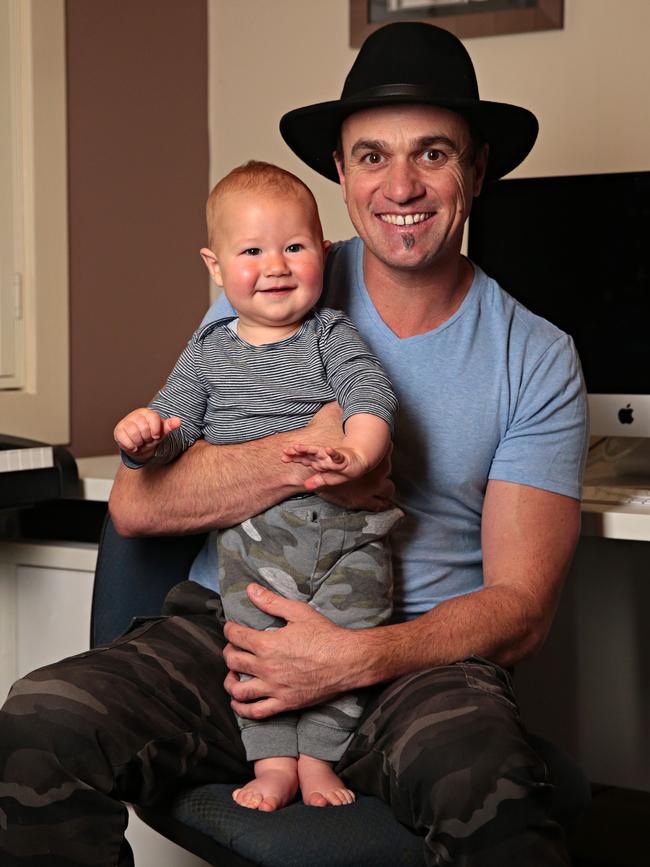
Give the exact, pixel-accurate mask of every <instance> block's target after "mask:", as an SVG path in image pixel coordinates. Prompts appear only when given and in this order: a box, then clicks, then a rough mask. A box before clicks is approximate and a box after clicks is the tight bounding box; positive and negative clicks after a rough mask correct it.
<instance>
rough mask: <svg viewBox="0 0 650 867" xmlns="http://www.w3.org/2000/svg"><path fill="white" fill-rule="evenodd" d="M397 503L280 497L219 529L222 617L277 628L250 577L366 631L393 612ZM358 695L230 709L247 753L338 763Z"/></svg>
mask: <svg viewBox="0 0 650 867" xmlns="http://www.w3.org/2000/svg"><path fill="white" fill-rule="evenodd" d="M402 516H403V512H402V511H401V510H400V509H396V508H393V509H387V510H385V511H383V512H379V513H374V512H362V511H359V510H355V511H349V510H347V509H342V508H340V507H339V506H335V505H333V504H332V503H327V502H325V500H323V499H321V498H320V497H317V496H310V497H295V498H292V499H289V500H285V501H284V502H282V503H280V504H279V505H277V506H273V507H272V508H270V509H267V510H266V511H265V512H262V513H261V514H259V515H256V516H255V517H253V518H250V519H249V520H247V521H244V522H243V523H242V524H237V525H236V526H234V527H230V528H229V529H227V530H224V531H222V532H221V533H219V534H218V536H217V540H218V541H217V548H218V562H219V586H220V587H221V599H222V602H223V610H224V613H225V616H226V619H227V620H234V621H235V622H236V623H243V624H244V625H245V626H250V627H252V628H253V629H269V630H272V629H277V628H278V627H280V626H283V625H284V621H283V620H279V619H278V618H276V617H272V616H271V615H269V614H266V613H265V612H264V611H260V609H259V608H256V607H255V605H253V603H252V602H251V601H250V599H249V598H248V596H247V595H246V587H247V586H248V585H249V584H250V583H251V582H253V581H256V582H257V583H258V584H261V585H263V586H264V587H268V588H269V589H270V590H274V591H275V592H276V593H280V594H281V595H282V596H285V597H286V598H287V599H297V600H299V601H301V602H306V603H308V604H309V605H311V606H312V607H313V608H314V609H315V610H316V611H319V612H320V613H321V614H323V615H324V616H325V617H328V618H329V619H330V620H332V621H333V622H334V623H336V624H338V625H339V626H345V627H348V628H349V629H364V628H367V627H369V626H379V625H380V624H381V623H385V622H386V621H387V620H388V619H389V618H390V616H391V614H392V610H393V607H392V598H393V581H392V569H391V556H390V546H389V543H388V539H387V536H388V534H389V533H390V531H391V530H392V528H393V527H394V526H395V524H396V523H397V522H398V521H399V520H400V519H401V518H402ZM363 706H364V702H363V693H354V694H352V693H349V694H345V695H340V696H337V697H336V698H333V699H331V700H330V701H328V702H327V704H322V705H318V706H317V707H313V708H308V709H307V710H305V711H303V712H302V713H300V714H289V713H286V714H280V715H278V716H276V717H273V719H270V720H262V721H259V720H247V719H243V718H240V717H238V722H239V726H240V728H241V733H242V740H243V742H244V747H245V748H246V756H247V758H248V760H249V761H254V760H256V759H263V758H268V757H269V756H298V755H299V754H304V755H308V756H314V757H315V758H318V759H324V760H326V761H338V759H340V758H341V756H342V755H343V753H344V751H345V748H346V747H347V745H348V744H349V742H350V739H351V738H352V733H353V731H354V730H355V728H356V727H357V723H358V722H359V717H360V716H361V713H362V711H363Z"/></svg>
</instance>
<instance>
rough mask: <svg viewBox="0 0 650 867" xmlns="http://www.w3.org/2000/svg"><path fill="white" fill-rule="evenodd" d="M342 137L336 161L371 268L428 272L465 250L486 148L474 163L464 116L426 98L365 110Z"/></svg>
mask: <svg viewBox="0 0 650 867" xmlns="http://www.w3.org/2000/svg"><path fill="white" fill-rule="evenodd" d="M341 140H342V150H343V165H341V162H340V161H339V160H338V159H337V160H336V162H337V168H338V171H339V178H340V181H341V187H342V189H343V197H344V199H345V202H346V204H347V206H348V211H349V213H350V219H351V220H352V223H353V224H354V227H355V229H356V230H357V232H358V234H359V236H360V237H361V239H362V240H363V242H364V244H365V246H366V259H365V262H366V270H368V266H370V267H372V266H377V267H379V269H380V270H381V266H382V265H383V266H385V267H388V268H389V269H391V270H398V271H413V272H422V271H426V270H428V269H430V268H432V267H435V266H436V265H439V264H441V263H443V262H445V261H448V260H449V257H457V256H458V255H459V253H460V247H461V243H462V236H463V226H464V223H465V220H466V219H467V217H468V215H469V211H470V207H471V202H472V198H473V197H474V196H475V195H477V194H478V193H479V192H480V188H481V184H482V181H483V175H484V171H485V163H486V161H487V149H486V148H484V149H483V150H482V151H481V153H480V154H479V156H478V159H477V160H476V164H475V165H474V164H473V163H472V158H471V157H472V143H471V137H470V132H469V127H468V126H467V124H466V122H465V120H464V119H463V118H462V117H460V115H457V114H455V113H454V112H451V111H447V110H445V109H441V108H434V107H431V106H424V105H393V106H387V107H385V108H372V109H367V110H365V111H360V112H357V113H356V114H353V115H351V116H350V117H348V118H347V119H346V120H345V122H344V124H343V127H342V130H341ZM335 159H336V157H335Z"/></svg>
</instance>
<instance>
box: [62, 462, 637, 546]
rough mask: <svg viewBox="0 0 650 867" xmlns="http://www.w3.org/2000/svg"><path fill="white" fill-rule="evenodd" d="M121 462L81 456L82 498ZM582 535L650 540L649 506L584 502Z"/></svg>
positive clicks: (102, 488)
mask: <svg viewBox="0 0 650 867" xmlns="http://www.w3.org/2000/svg"><path fill="white" fill-rule="evenodd" d="M119 465H120V459H119V456H118V455H103V456H100V457H96V458H79V459H78V460H77V467H78V470H79V477H80V479H81V482H82V490H83V499H85V500H100V501H103V502H106V501H107V500H108V497H109V495H110V492H111V487H112V484H113V478H114V476H115V473H116V472H117V468H118V467H119ZM590 481H591V479H590ZM599 481H600V480H599ZM582 534H583V535H584V536H601V537H603V538H607V539H629V540H638V541H644V542H650V506H616V505H612V504H611V503H608V504H603V503H587V502H583V504H582Z"/></svg>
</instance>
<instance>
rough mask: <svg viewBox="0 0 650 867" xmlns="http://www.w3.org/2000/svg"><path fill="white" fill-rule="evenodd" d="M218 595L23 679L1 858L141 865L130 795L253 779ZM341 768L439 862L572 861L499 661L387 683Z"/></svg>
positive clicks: (10, 742)
mask: <svg viewBox="0 0 650 867" xmlns="http://www.w3.org/2000/svg"><path fill="white" fill-rule="evenodd" d="M219 607H220V605H219V598H218V597H217V596H216V595H215V594H214V593H212V592H211V591H209V590H207V589H205V588H203V587H201V586H199V585H197V584H192V583H191V582H184V583H183V584H181V585H178V587H176V588H174V590H172V591H171V593H170V595H169V596H168V598H167V602H166V609H165V612H164V613H166V614H167V615H168V616H167V617H164V618H160V619H154V620H150V621H148V622H146V623H144V624H143V625H141V626H139V627H137V628H135V629H133V630H132V631H131V632H129V633H128V634H127V635H125V636H123V637H122V638H120V639H118V640H117V641H115V642H113V643H112V644H111V645H108V646H106V647H101V648H97V649H95V650H91V651H88V652H86V653H82V654H80V655H78V656H75V657H71V658H69V659H66V660H63V661H62V662H59V663H56V664H53V665H50V666H47V667H45V668H42V669H39V670H38V671H35V672H33V673H32V674H30V675H28V676H27V677H25V678H23V679H22V680H20V681H18V682H17V683H16V684H15V685H14V687H13V689H12V691H11V692H10V694H9V697H8V699H7V702H6V704H5V706H4V708H3V710H2V711H0V864H2V867H80V865H85V867H132V864H133V862H132V858H131V855H130V851H129V849H128V846H126V845H125V843H124V840H123V832H124V828H125V824H126V818H127V813H126V809H125V808H124V806H123V805H122V803H121V801H130V802H134V803H139V804H151V803H154V802H156V801H157V800H159V799H161V798H164V797H165V796H168V795H170V794H171V793H172V792H173V791H175V790H177V789H178V788H179V787H182V786H187V785H191V784H201V783H205V782H209V781H213V782H226V781H231V782H235V781H243V780H246V779H249V774H250V768H249V766H248V764H247V762H246V760H245V755H244V750H243V747H242V742H241V738H240V736H239V729H238V727H237V723H236V720H235V718H234V716H233V714H232V712H231V710H230V706H229V702H228V697H227V696H226V694H225V692H224V691H223V689H222V688H221V683H222V680H223V678H224V677H225V674H226V668H225V665H224V662H223V659H222V653H221V650H222V648H223V645H224V638H223V634H222V630H221V626H220V617H219V616H218V615H219ZM339 771H340V772H341V773H342V775H343V777H344V778H345V779H346V781H347V782H348V783H349V785H350V786H352V787H353V788H355V789H357V790H358V791H363V792H368V793H370V794H375V795H377V796H379V797H381V798H384V799H385V800H387V801H388V802H389V803H390V804H391V806H392V808H393V810H394V812H395V814H396V816H397V818H398V819H399V820H400V821H401V822H403V823H404V824H406V825H408V826H409V827H410V828H412V829H414V830H415V831H417V832H418V833H420V834H422V836H423V852H424V861H425V863H426V864H428V865H443V864H444V865H449V864H453V865H459V867H514V865H517V867H523V865H526V867H536V865H561V864H565V865H566V864H568V863H569V862H568V859H567V856H566V853H565V850H564V847H563V842H562V832H561V830H560V828H559V826H558V825H557V824H556V823H555V822H554V821H552V819H551V818H550V817H549V794H550V790H551V787H550V786H549V785H548V783H547V781H546V769H545V766H544V764H543V762H542V761H541V759H540V758H539V756H538V755H537V754H536V753H535V752H534V751H533V750H532V749H531V747H530V746H529V743H528V740H527V737H526V734H525V732H524V731H523V729H522V727H521V725H520V723H519V720H518V717H517V713H516V708H515V706H514V702H513V698H512V693H511V689H510V684H509V682H508V677H507V675H506V674H505V673H504V672H503V671H502V670H501V669H499V668H497V667H495V666H493V665H491V664H490V663H487V662H484V661H480V660H475V659H471V660H466V661H464V662H462V663H457V664H455V665H449V666H444V667H441V668H436V669H432V670H430V671H424V672H421V673H418V674H413V675H409V676H405V677H402V678H400V679H399V680H397V681H395V682H393V683H391V684H389V685H388V686H384V687H381V688H377V689H376V690H375V691H374V694H373V696H372V698H371V700H370V701H369V703H368V705H367V707H366V711H365V715H364V718H363V719H362V721H361V723H360V725H359V728H358V731H357V733H356V734H355V736H354V738H353V740H352V743H351V744H350V746H349V748H348V750H347V751H346V753H345V755H344V756H343V758H342V760H341V762H340V763H339ZM341 809H348V808H347V807H345V808H341ZM349 809H353V808H349ZM378 867H383V865H378ZM391 867H392V865H391Z"/></svg>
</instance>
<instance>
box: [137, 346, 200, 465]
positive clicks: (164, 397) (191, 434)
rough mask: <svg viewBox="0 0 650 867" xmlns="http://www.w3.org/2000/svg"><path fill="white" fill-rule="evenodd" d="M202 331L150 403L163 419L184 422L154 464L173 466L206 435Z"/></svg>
mask: <svg viewBox="0 0 650 867" xmlns="http://www.w3.org/2000/svg"><path fill="white" fill-rule="evenodd" d="M202 331H203V329H199V330H198V331H196V332H195V333H194V334H193V336H192V338H191V340H190V342H189V343H188V344H187V346H186V347H185V349H184V350H183V352H182V353H181V355H180V357H179V359H178V361H177V362H176V364H175V365H174V368H173V370H172V372H171V373H170V374H169V378H168V379H167V382H166V383H165V385H164V386H163V387H162V388H161V389H160V391H159V392H158V394H157V395H156V397H155V398H154V399H153V400H152V402H151V403H150V404H149V406H150V407H151V409H154V410H156V412H158V413H159V414H160V415H161V416H162V418H170V417H171V416H173V415H177V416H179V417H180V419H181V422H182V423H181V426H180V427H179V428H177V429H176V430H175V431H172V432H171V433H170V434H169V435H168V436H167V437H165V439H164V440H163V441H162V443H161V444H160V445H159V446H158V448H157V449H156V452H155V455H154V457H153V458H152V461H151V462H152V463H169V461H172V460H174V458H176V457H178V455H180V454H181V453H182V452H184V451H185V450H186V449H188V448H189V447H190V446H191V445H193V444H194V443H195V442H196V441H197V440H198V439H201V437H202V436H203V428H204V425H205V412H206V406H207V400H208V390H207V388H206V386H205V384H204V382H203V380H202V377H201V375H200V366H201V365H200V361H201V335H202Z"/></svg>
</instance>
